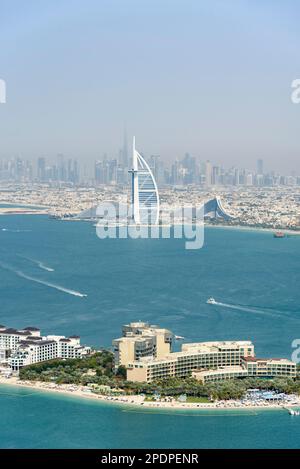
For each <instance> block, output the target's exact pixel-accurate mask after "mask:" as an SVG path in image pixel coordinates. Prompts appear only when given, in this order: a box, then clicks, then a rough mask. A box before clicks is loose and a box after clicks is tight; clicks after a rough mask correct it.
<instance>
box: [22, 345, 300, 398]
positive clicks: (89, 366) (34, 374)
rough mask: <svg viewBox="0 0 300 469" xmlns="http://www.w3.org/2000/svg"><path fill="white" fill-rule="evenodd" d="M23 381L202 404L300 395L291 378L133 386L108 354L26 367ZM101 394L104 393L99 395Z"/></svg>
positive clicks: (189, 380)
mask: <svg viewBox="0 0 300 469" xmlns="http://www.w3.org/2000/svg"><path fill="white" fill-rule="evenodd" d="M20 379H22V380H31V381H34V380H37V381H48V382H54V383H57V384H67V383H68V384H75V385H84V386H85V385H87V384H94V385H95V390H97V386H109V387H110V388H117V389H118V390H122V391H123V392H125V393H126V394H142V393H143V394H146V395H147V396H153V395H154V394H160V395H161V396H174V397H178V396H180V395H181V394H186V395H187V397H188V399H194V402H196V401H197V400H198V402H201V399H202V400H203V401H207V400H208V399H213V400H215V399H219V400H220V399H222V400H225V399H239V398H241V397H242V396H243V395H244V394H245V391H246V390H247V389H249V388H258V389H264V390H276V391H278V392H285V393H288V394H291V393H296V394H300V379H296V380H293V379H291V378H276V379H262V378H245V379H235V380H229V381H220V382H215V383H207V384H205V385H204V384H202V383H201V382H199V381H196V380H195V379H194V378H191V377H188V378H185V379H180V378H169V379H167V380H162V381H156V382H153V383H133V382H130V381H127V380H126V370H125V368H124V367H122V366H121V367H120V368H119V369H118V371H117V373H115V371H114V363H113V354H112V353H111V352H109V351H107V350H103V351H101V352H97V353H95V354H93V355H91V356H88V357H84V358H81V359H69V360H61V359H57V360H51V361H48V362H42V363H36V364H34V365H30V366H26V367H24V368H23V369H21V370H20ZM99 392H101V391H99Z"/></svg>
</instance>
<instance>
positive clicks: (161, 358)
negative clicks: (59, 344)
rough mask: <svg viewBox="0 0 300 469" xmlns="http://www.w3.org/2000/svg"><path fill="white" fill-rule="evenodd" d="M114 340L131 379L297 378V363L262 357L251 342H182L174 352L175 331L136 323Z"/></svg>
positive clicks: (119, 360) (117, 358)
mask: <svg viewBox="0 0 300 469" xmlns="http://www.w3.org/2000/svg"><path fill="white" fill-rule="evenodd" d="M122 332H123V336H122V337H121V338H119V339H115V340H114V341H113V347H114V353H115V365H116V367H119V366H121V365H122V366H124V367H125V368H126V371H127V379H128V380H129V381H137V382H151V381H155V380H161V379H165V378H169V377H179V378H185V377H187V376H193V377H194V378H195V379H198V380H200V381H202V382H203V383H206V382H208V381H218V380H224V379H232V378H242V377H247V376H256V377H270V378H271V377H277V376H290V377H292V378H293V377H296V364H295V363H294V362H291V361H290V360H286V359H274V358H272V359H260V358H256V357H255V354H254V345H253V344H252V342H250V341H219V342H199V343H190V344H182V346H181V351H179V352H172V342H173V337H174V336H173V334H172V333H171V332H170V331H169V330H167V329H161V328H159V327H157V326H151V325H150V324H148V323H144V322H135V323H130V324H129V325H126V326H124V327H123V329H122Z"/></svg>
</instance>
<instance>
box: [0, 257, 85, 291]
mask: <svg viewBox="0 0 300 469" xmlns="http://www.w3.org/2000/svg"><path fill="white" fill-rule="evenodd" d="M0 267H2V268H3V269H6V270H9V271H10V272H13V273H14V274H16V275H17V276H18V277H21V278H25V279H26V280H30V281H31V282H35V283H39V284H40V285H45V286H46V287H49V288H54V289H55V290H59V291H61V292H64V293H67V294H68V295H73V296H78V297H80V298H84V297H86V296H87V295H86V294H85V293H81V292H79V291H76V290H70V289H69V288H65V287H62V286H61V285H57V284H56V283H50V282H46V281H44V280H40V279H39V278H36V277H31V275H27V274H25V273H24V272H22V270H15V269H13V268H12V267H10V266H9V265H7V264H4V263H3V262H0Z"/></svg>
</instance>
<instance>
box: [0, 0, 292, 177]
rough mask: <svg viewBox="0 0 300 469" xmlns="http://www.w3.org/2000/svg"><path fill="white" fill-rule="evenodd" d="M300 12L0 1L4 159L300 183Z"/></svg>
mask: <svg viewBox="0 0 300 469" xmlns="http://www.w3.org/2000/svg"><path fill="white" fill-rule="evenodd" d="M299 23H300V2H299V1H297V0H295V1H279V0H278V1H277V0H248V1H246V0H240V1H239V0H232V1H231V0H227V1H226V0H224V1H216V0H206V1H201V0H80V1H79V0H44V1H38V0H26V1H24V0H0V40H1V47H0V78H2V79H5V80H6V82H7V104H5V105H0V156H6V155H8V156H13V155H16V154H21V155H23V156H24V157H31V156H32V157H36V156H41V155H44V156H51V155H55V154H57V153H59V152H62V153H64V154H65V155H67V156H78V157H80V158H86V159H91V158H96V157H99V156H101V155H102V154H103V153H104V152H107V153H108V154H109V155H111V156H116V155H117V152H118V149H119V147H120V146H121V144H122V138H123V137H122V134H123V128H124V124H125V123H126V127H127V131H128V136H131V135H132V134H135V135H136V138H137V144H138V147H139V149H140V151H143V152H144V153H146V154H147V153H154V154H161V156H162V157H163V158H165V159H166V160H170V159H173V158H176V157H181V156H182V154H183V153H184V152H185V151H189V152H190V153H191V154H192V155H194V156H196V157H198V158H199V159H201V160H205V159H211V160H213V161H214V162H216V163H221V162H224V163H225V164H226V165H231V164H239V165H241V166H246V167H249V168H250V167H253V166H254V165H255V161H256V159H257V158H261V157H262V158H264V159H265V162H266V163H265V165H266V166H267V167H269V168H275V169H278V170H280V169H284V168H287V169H288V170H293V169H295V170H297V171H300V158H299V157H300V132H299V128H300V105H295V104H292V103H291V99H290V94H291V88H290V86H291V81H292V80H293V79H295V78H300V62H299V51H300V28H299Z"/></svg>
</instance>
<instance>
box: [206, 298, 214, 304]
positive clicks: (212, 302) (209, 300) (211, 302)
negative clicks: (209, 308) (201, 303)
mask: <svg viewBox="0 0 300 469" xmlns="http://www.w3.org/2000/svg"><path fill="white" fill-rule="evenodd" d="M206 303H207V304H208V305H215V304H216V303H217V302H216V300H215V299H214V298H212V297H211V298H208V300H207V302H206Z"/></svg>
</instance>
